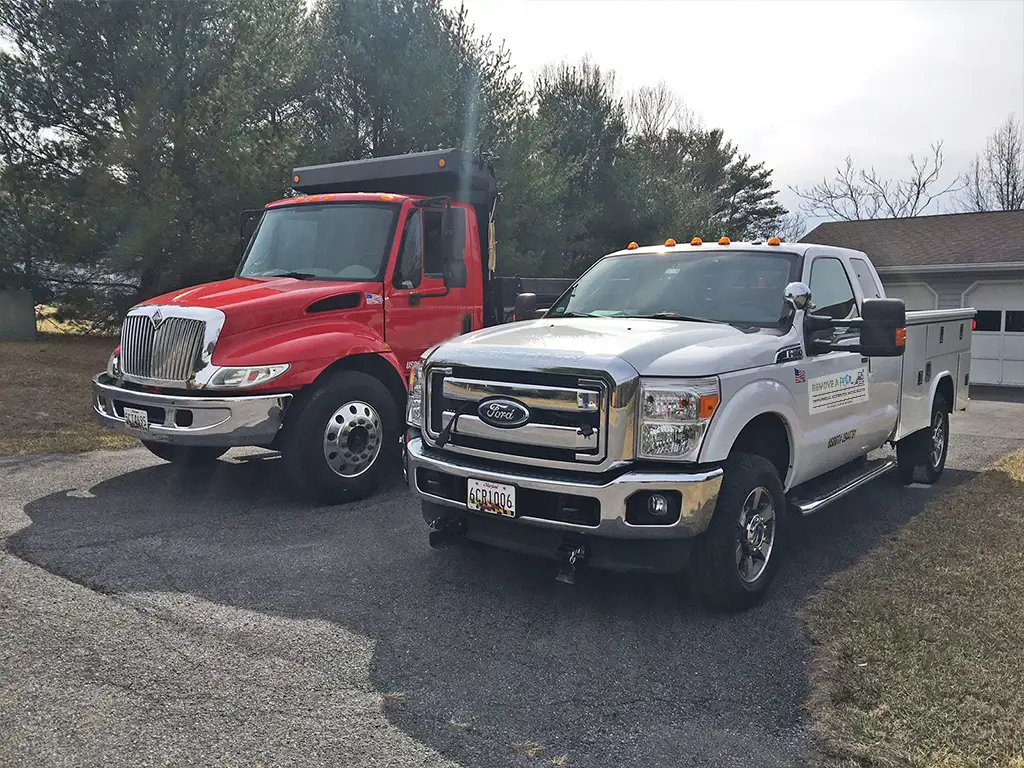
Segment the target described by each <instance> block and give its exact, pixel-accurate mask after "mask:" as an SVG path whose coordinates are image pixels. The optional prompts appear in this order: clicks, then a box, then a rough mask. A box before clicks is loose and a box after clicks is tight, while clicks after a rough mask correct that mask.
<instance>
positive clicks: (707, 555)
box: [687, 453, 788, 613]
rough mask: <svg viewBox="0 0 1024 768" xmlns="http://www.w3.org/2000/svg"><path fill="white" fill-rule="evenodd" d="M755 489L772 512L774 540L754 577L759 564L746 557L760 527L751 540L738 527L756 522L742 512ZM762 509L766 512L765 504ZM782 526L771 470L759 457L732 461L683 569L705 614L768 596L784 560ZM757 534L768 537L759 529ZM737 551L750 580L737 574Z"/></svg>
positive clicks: (778, 488)
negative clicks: (713, 505) (759, 532)
mask: <svg viewBox="0 0 1024 768" xmlns="http://www.w3.org/2000/svg"><path fill="white" fill-rule="evenodd" d="M758 488H760V489H762V493H761V496H760V498H761V499H763V495H764V493H765V492H767V493H768V495H769V496H770V499H771V503H772V505H773V506H774V509H773V510H772V511H773V513H774V514H773V517H772V520H773V521H774V530H773V538H772V540H771V544H770V545H769V546H768V551H767V557H766V560H765V562H764V565H763V566H761V570H760V573H756V572H755V569H756V568H757V566H758V565H759V562H758V561H756V560H755V558H754V557H752V556H751V555H750V554H749V552H750V551H751V549H750V548H748V547H749V545H750V544H752V543H756V541H757V535H756V534H757V532H758V527H757V526H756V525H754V526H753V528H754V530H753V531H752V533H751V536H752V538H753V540H751V539H748V538H747V536H746V532H747V528H745V527H744V526H743V525H742V524H741V523H742V522H743V521H744V519H746V521H747V522H753V521H754V517H753V516H750V515H748V514H746V513H745V512H744V504H745V503H747V502H748V501H749V500H750V498H751V497H752V496H753V494H754V492H755V489H758ZM760 509H762V510H766V509H767V508H766V507H764V506H763V501H762V502H761V504H760ZM786 523H787V519H786V497H785V495H784V494H783V492H782V481H781V480H780V479H779V473H778V470H776V469H775V466H774V465H773V464H772V463H771V462H770V461H768V459H766V458H764V457H762V456H755V455H751V454H745V453H737V454H733V455H732V456H730V457H729V460H728V461H727V462H726V464H725V477H724V478H723V480H722V488H721V490H720V491H719V494H718V502H717V504H716V505H715V512H714V515H713V516H712V518H711V523H710V525H708V528H707V530H706V531H704V533H702V534H701V535H700V536H699V537H698V538H697V540H696V542H694V550H693V555H692V556H691V558H690V562H689V563H688V565H687V576H688V580H689V582H690V589H691V591H692V592H693V594H694V596H695V597H696V598H697V600H698V601H699V602H700V603H701V604H702V605H703V606H704V607H705V608H707V609H709V610H712V611H722V612H727V613H733V612H737V611H744V610H746V609H748V608H752V607H753V606H755V605H757V603H759V602H760V601H761V599H762V598H763V597H764V596H765V594H766V593H767V592H768V588H769V586H770V585H771V582H772V579H774V577H775V573H776V571H777V570H778V567H779V562H780V560H781V555H783V554H784V546H783V545H784V543H785V541H786V536H787V535H788V530H787V527H786ZM761 531H762V533H766V530H765V529H763V528H762V529H761ZM741 532H742V536H743V539H742V541H741ZM762 541H764V539H762ZM744 542H745V543H744ZM737 548H739V551H740V553H741V554H742V557H741V564H742V565H743V566H744V567H746V566H748V565H749V569H748V570H747V573H748V578H744V577H743V576H742V575H741V573H740V568H741V565H738V564H737ZM750 577H753V578H750Z"/></svg>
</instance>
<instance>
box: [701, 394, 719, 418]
mask: <svg viewBox="0 0 1024 768" xmlns="http://www.w3.org/2000/svg"><path fill="white" fill-rule="evenodd" d="M717 408H718V395H701V398H700V417H701V418H702V419H710V418H711V417H712V416H714V415H715V410H716V409H717Z"/></svg>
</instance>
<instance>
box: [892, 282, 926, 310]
mask: <svg viewBox="0 0 1024 768" xmlns="http://www.w3.org/2000/svg"><path fill="white" fill-rule="evenodd" d="M882 287H884V288H885V295H886V296H888V297H889V298H899V297H898V296H896V295H895V293H896V292H897V291H899V289H900V288H924V289H926V290H927V291H928V293H930V294H931V295H932V306H931V309H936V308H937V307H938V306H939V294H938V293H937V292H936V291H935V289H934V288H932V287H931V286H930V285H928V283H920V282H914V283H904V282H899V283H890V284H889V285H885V284H884V283H883V286H882ZM890 288H891V289H892V291H893V293H891V294H890V293H889V289H890Z"/></svg>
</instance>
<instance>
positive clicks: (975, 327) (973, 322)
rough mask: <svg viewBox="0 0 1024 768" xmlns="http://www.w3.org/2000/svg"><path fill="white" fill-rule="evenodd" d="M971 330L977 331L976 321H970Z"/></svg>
mask: <svg viewBox="0 0 1024 768" xmlns="http://www.w3.org/2000/svg"><path fill="white" fill-rule="evenodd" d="M971 330H972V331H976V330H978V321H977V320H971Z"/></svg>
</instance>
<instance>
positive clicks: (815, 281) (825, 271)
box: [810, 257, 859, 338]
mask: <svg viewBox="0 0 1024 768" xmlns="http://www.w3.org/2000/svg"><path fill="white" fill-rule="evenodd" d="M810 288H811V301H813V302H814V307H815V308H814V314H816V315H828V316H829V317H831V318H834V319H836V320H849V319H853V318H855V317H857V316H858V315H859V312H858V310H857V299H856V298H855V297H854V295H853V286H852V285H850V278H849V277H848V276H847V274H846V268H845V267H844V266H843V262H841V261H840V260H839V259H834V258H828V257H819V258H817V259H815V260H814V264H813V265H811V285H810ZM847 330H848V329H843V328H836V329H835V333H834V334H833V337H834V338H835V337H839V336H842V335H844V333H845V332H846V331H847ZM826 335H828V334H826Z"/></svg>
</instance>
